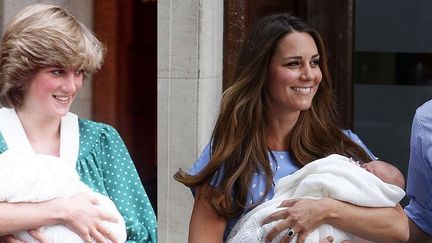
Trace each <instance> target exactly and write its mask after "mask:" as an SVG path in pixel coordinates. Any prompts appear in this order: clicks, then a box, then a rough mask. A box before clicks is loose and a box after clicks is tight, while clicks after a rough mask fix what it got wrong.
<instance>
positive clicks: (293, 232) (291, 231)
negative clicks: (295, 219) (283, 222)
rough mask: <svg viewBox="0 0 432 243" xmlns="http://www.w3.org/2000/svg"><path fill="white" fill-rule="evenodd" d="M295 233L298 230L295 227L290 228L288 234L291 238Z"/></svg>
mask: <svg viewBox="0 0 432 243" xmlns="http://www.w3.org/2000/svg"><path fill="white" fill-rule="evenodd" d="M295 234H296V232H295V231H294V230H293V229H291V228H289V229H288V231H287V234H286V235H287V236H288V237H289V238H292V237H294V235H295Z"/></svg>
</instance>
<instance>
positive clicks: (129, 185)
mask: <svg viewBox="0 0 432 243" xmlns="http://www.w3.org/2000/svg"><path fill="white" fill-rule="evenodd" d="M79 128H80V147H79V154H78V161H77V165H76V169H77V171H78V174H79V175H80V177H81V180H82V181H83V182H84V183H86V184H87V185H88V186H90V188H92V189H93V190H94V191H96V192H99V193H101V194H103V195H105V196H108V197H109V198H110V199H111V200H112V201H113V202H114V204H115V205H116V206H117V208H118V210H119V212H120V214H121V215H122V216H123V218H124V220H125V224H126V231H127V242H128V243H132V242H136V243H143V242H157V220H156V215H155V213H154V210H153V208H152V206H151V204H150V201H149V198H148V197H147V194H146V192H145V190H144V187H143V186H142V184H141V181H140V178H139V176H138V173H137V171H136V169H135V165H134V164H133V162H132V159H131V157H130V155H129V153H128V151H127V149H126V146H125V144H124V142H123V141H122V139H121V138H120V135H119V134H118V132H117V131H116V130H115V129H114V128H113V127H111V126H108V125H106V124H102V123H96V122H92V121H89V120H84V119H79ZM6 150H7V144H6V142H5V140H4V138H3V136H2V134H1V133H0V153H3V152H4V151H6Z"/></svg>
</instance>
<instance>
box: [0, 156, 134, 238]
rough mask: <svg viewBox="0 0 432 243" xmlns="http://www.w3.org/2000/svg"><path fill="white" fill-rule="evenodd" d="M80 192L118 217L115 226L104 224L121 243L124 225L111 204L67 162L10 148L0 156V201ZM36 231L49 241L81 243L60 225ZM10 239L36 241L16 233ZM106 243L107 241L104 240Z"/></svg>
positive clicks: (14, 200)
mask: <svg viewBox="0 0 432 243" xmlns="http://www.w3.org/2000/svg"><path fill="white" fill-rule="evenodd" d="M82 192H87V193H93V194H94V195H96V196H97V198H98V202H99V205H98V207H100V208H101V209H102V210H103V211H105V212H108V213H110V214H112V215H114V216H116V217H117V218H118V223H112V222H104V224H105V226H106V227H107V229H108V230H110V232H112V233H113V234H114V235H115V236H116V238H117V240H118V242H125V241H126V227H125V223H124V220H123V218H122V216H121V215H120V213H119V212H118V210H117V208H116V206H115V205H114V203H113V202H112V201H111V200H110V199H109V198H108V197H106V196H104V195H102V194H99V193H96V192H93V191H92V190H91V189H90V188H89V187H88V186H87V185H85V184H84V183H83V182H81V181H80V179H79V176H78V173H77V172H76V171H75V170H74V168H73V167H72V166H68V165H67V162H65V161H64V160H62V159H60V158H58V157H54V156H50V155H42V154H35V153H33V151H28V150H18V149H10V150H8V151H6V152H4V153H2V154H0V202H9V203H17V202H42V201H47V200H51V199H54V198H58V197H69V196H72V195H75V194H77V193H82ZM40 230H41V232H42V233H43V234H44V235H45V236H46V237H47V238H48V239H49V240H50V242H58V243H66V242H67V243H75V242H77V243H82V242H83V240H82V239H81V238H80V237H79V236H78V235H77V234H75V233H74V232H73V231H71V230H69V229H68V228H66V227H65V226H64V225H51V226H45V227H42V228H40ZM14 237H16V238H17V239H19V240H21V241H24V242H28V243H33V242H34V243H37V242H38V241H37V240H36V239H34V238H33V237H31V236H30V235H29V234H28V233H27V231H23V232H19V233H16V234H14ZM107 242H111V241H109V240H108V239H107Z"/></svg>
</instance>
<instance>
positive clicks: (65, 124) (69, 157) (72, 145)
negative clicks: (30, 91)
mask: <svg viewBox="0 0 432 243" xmlns="http://www.w3.org/2000/svg"><path fill="white" fill-rule="evenodd" d="M0 132H1V134H2V135H3V138H4V140H5V141H6V144H7V145H8V148H9V149H11V148H18V149H28V150H32V151H33V148H32V147H31V145H30V142H29V141H28V139H27V136H26V134H25V132H24V128H23V126H22V124H21V121H20V120H19V118H18V115H17V113H16V112H15V109H8V108H1V109H0ZM78 151H79V127H78V116H77V115H75V114H73V113H70V112H69V113H68V114H67V115H66V116H64V117H62V119H61V125H60V158H62V159H63V160H65V161H67V162H68V164H69V165H71V166H72V167H73V168H75V164H76V161H77V158H78Z"/></svg>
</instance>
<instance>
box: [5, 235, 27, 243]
mask: <svg viewBox="0 0 432 243" xmlns="http://www.w3.org/2000/svg"><path fill="white" fill-rule="evenodd" d="M0 243H25V242H24V241H20V240H17V239H16V238H15V237H13V236H12V235H5V236H1V237H0Z"/></svg>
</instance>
